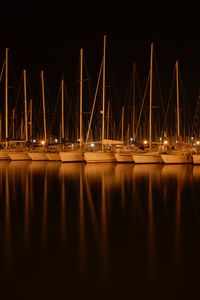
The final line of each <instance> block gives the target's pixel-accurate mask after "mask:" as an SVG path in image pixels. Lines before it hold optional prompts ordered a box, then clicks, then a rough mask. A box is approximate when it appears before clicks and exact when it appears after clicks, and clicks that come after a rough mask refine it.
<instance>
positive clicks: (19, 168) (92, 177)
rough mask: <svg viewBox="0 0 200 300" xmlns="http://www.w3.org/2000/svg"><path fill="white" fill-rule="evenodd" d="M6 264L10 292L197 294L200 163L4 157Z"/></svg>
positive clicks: (2, 246)
mask: <svg viewBox="0 0 200 300" xmlns="http://www.w3.org/2000/svg"><path fill="white" fill-rule="evenodd" d="M0 264H1V267H0V276H1V278H0V279H1V289H0V297H1V298H2V299H50V298H51V299H52V298H54V299H80V298H81V299H83V298H84V299H116V298H118V299H150V298H151V299H152V298H153V299H179V298H181V299H182V297H183V296H186V297H187V299H194V297H193V294H195V292H196V291H197V286H198V283H199V272H200V271H199V270H200V166H192V165H180V166H178V165H177V166H167V165H131V164H122V165H120V164H94V165H93V164H91V165H90V164H64V163H63V164H62V163H54V162H0ZM6 296H7V297H6Z"/></svg>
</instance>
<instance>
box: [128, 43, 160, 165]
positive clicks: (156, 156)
mask: <svg viewBox="0 0 200 300" xmlns="http://www.w3.org/2000/svg"><path fill="white" fill-rule="evenodd" d="M152 77H153V43H152V44H151V58H150V84H149V86H150V91H149V149H148V150H147V151H145V152H144V153H139V152H136V153H133V154H132V157H133V160H134V162H135V163H136V164H138V163H144V164H147V163H153V164H155V163H162V162H163V160H162V158H161V156H160V152H159V151H158V150H155V151H153V150H152Z"/></svg>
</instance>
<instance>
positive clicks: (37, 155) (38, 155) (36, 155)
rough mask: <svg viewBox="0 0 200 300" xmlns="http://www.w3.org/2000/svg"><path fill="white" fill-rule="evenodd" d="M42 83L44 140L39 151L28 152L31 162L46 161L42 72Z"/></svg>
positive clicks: (42, 76) (43, 99)
mask: <svg viewBox="0 0 200 300" xmlns="http://www.w3.org/2000/svg"><path fill="white" fill-rule="evenodd" d="M40 75H41V81H42V104H43V126H44V140H43V145H42V146H41V147H39V149H36V150H32V151H28V155H29V156H30V158H31V160H33V161H48V158H47V156H46V143H47V134H46V110H45V96H44V71H43V70H42V71H41V73H40Z"/></svg>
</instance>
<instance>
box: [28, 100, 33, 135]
mask: <svg viewBox="0 0 200 300" xmlns="http://www.w3.org/2000/svg"><path fill="white" fill-rule="evenodd" d="M32 106H33V100H32V99H30V103H29V112H30V131H29V134H30V138H31V139H32V138H33V109H32Z"/></svg>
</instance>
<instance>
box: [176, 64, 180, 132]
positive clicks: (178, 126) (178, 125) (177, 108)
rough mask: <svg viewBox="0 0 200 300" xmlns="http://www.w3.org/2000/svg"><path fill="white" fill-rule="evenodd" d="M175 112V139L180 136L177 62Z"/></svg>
mask: <svg viewBox="0 0 200 300" xmlns="http://www.w3.org/2000/svg"><path fill="white" fill-rule="evenodd" d="M176 101H177V102H176V105H177V107H176V111H177V137H179V136H180V114H179V72H178V61H176Z"/></svg>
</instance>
